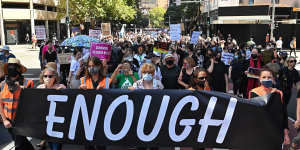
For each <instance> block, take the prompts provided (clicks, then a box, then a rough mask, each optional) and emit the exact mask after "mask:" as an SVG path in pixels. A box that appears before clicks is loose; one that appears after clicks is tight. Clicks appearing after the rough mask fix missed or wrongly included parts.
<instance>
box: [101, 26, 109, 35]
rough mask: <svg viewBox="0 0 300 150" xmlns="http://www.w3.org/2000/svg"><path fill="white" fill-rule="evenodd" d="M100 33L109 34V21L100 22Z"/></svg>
mask: <svg viewBox="0 0 300 150" xmlns="http://www.w3.org/2000/svg"><path fill="white" fill-rule="evenodd" d="M101 30H102V35H104V36H108V35H111V28H110V23H101Z"/></svg>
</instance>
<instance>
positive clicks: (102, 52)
mask: <svg viewBox="0 0 300 150" xmlns="http://www.w3.org/2000/svg"><path fill="white" fill-rule="evenodd" d="M111 47H112V46H111V45H109V44H106V43H91V48H90V55H91V56H95V57H98V58H99V59H101V60H109V59H110V54H111Z"/></svg>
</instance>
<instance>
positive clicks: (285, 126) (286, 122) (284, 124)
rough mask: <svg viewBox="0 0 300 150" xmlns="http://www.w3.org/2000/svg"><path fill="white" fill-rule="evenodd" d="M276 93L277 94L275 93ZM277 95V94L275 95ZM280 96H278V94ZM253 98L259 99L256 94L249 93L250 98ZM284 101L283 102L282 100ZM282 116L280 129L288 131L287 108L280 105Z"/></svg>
mask: <svg viewBox="0 0 300 150" xmlns="http://www.w3.org/2000/svg"><path fill="white" fill-rule="evenodd" d="M276 93H277V92H276ZM277 94H279V93H277ZM279 95H280V94H279ZM255 97H259V95H258V94H256V93H254V92H251V93H250V98H255ZM283 101H284V100H283ZM281 109H282V111H283V112H282V113H283V114H282V115H283V123H282V127H283V129H289V126H288V113H287V108H286V107H285V105H282V108H281Z"/></svg>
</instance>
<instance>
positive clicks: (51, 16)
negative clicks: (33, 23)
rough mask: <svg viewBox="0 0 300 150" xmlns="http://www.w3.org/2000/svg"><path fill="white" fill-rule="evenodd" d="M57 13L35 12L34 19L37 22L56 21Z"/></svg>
mask: <svg viewBox="0 0 300 150" xmlns="http://www.w3.org/2000/svg"><path fill="white" fill-rule="evenodd" d="M56 17H57V12H51V11H45V10H34V19H36V20H56Z"/></svg>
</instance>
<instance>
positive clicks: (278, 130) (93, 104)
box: [13, 89, 284, 150]
mask: <svg viewBox="0 0 300 150" xmlns="http://www.w3.org/2000/svg"><path fill="white" fill-rule="evenodd" d="M280 98H281V97H280V94H278V93H273V94H270V95H266V96H265V97H257V98H254V99H251V100H245V99H241V98H236V97H231V96H230V95H226V94H223V93H219V92H208V91H189V90H134V91H128V90H117V89H116V90H112V89H110V90H106V89H104V90H75V89H65V90H51V89H24V90H23V91H22V92H21V97H20V100H19V105H18V110H17V113H16V118H15V120H14V122H13V126H14V131H15V132H16V134H18V135H23V136H29V137H35V138H39V139H45V140H47V141H53V142H60V143H71V144H82V145H86V144H94V145H97V144H99V143H101V145H116V146H129V147H138V146H147V147H155V146H160V147H176V146H180V147H194V148H200V147H215V148H229V149H232V148H237V149H249V150H250V149H251V150H255V149H264V150H274V149H278V147H281V144H282V142H283V126H284V124H283V121H284V113H283V112H284V107H283V104H282V102H281V101H280ZM33 104H34V105H33ZM266 139H267V140H266Z"/></svg>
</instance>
